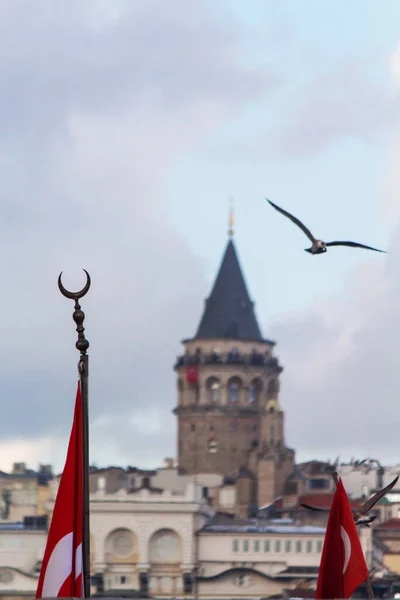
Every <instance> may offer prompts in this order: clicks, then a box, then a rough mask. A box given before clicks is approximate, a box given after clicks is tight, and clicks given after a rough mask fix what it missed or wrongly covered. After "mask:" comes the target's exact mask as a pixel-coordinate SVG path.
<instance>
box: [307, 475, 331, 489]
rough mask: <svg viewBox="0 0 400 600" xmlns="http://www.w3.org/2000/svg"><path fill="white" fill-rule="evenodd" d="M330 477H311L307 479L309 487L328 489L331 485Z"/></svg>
mask: <svg viewBox="0 0 400 600" xmlns="http://www.w3.org/2000/svg"><path fill="white" fill-rule="evenodd" d="M330 483H331V482H330V480H329V479H317V478H315V479H309V480H308V481H307V487H308V489H309V490H327V489H329V487H330Z"/></svg>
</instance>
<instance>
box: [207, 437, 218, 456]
mask: <svg viewBox="0 0 400 600" xmlns="http://www.w3.org/2000/svg"><path fill="white" fill-rule="evenodd" d="M207 448H208V451H209V453H210V454H216V453H217V452H218V442H217V441H216V440H210V441H209V442H208V445H207Z"/></svg>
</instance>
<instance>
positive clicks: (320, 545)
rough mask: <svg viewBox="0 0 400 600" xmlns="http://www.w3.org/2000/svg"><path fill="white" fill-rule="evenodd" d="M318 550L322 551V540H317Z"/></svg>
mask: <svg viewBox="0 0 400 600" xmlns="http://www.w3.org/2000/svg"><path fill="white" fill-rule="evenodd" d="M317 552H322V542H321V541H318V542H317Z"/></svg>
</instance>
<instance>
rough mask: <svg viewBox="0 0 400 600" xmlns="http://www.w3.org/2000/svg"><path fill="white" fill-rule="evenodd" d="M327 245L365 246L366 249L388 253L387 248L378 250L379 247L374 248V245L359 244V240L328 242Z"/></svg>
mask: <svg viewBox="0 0 400 600" xmlns="http://www.w3.org/2000/svg"><path fill="white" fill-rule="evenodd" d="M325 246H327V247H328V246H349V247H350V248H364V249H365V250H373V251H374V252H383V253H385V254H387V253H386V250H378V248H372V246H366V245H365V244H358V243H357V242H328V243H326V244H325Z"/></svg>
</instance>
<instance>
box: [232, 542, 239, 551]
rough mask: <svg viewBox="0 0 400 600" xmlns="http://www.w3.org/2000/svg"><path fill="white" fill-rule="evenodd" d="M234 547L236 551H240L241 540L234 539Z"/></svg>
mask: <svg viewBox="0 0 400 600" xmlns="http://www.w3.org/2000/svg"><path fill="white" fill-rule="evenodd" d="M232 549H233V551H234V552H239V541H238V540H233V544H232Z"/></svg>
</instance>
